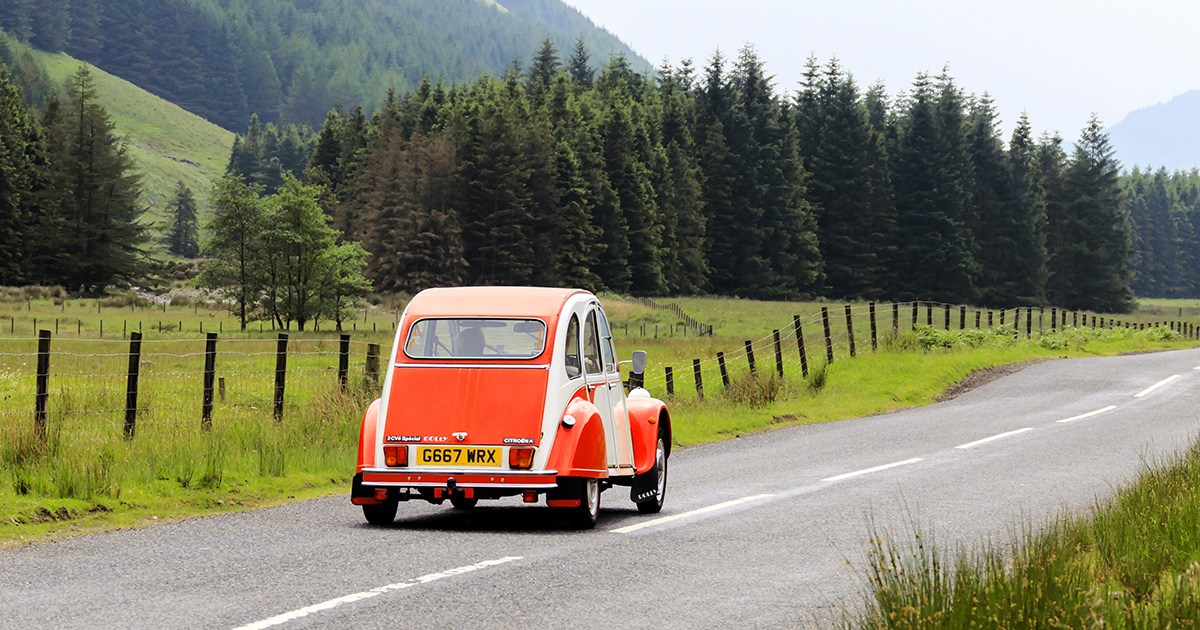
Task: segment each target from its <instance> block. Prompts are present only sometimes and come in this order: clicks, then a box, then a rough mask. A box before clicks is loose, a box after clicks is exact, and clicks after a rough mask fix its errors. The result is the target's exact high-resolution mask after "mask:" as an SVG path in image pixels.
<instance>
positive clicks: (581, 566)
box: [0, 350, 1200, 630]
mask: <svg viewBox="0 0 1200 630" xmlns="http://www.w3.org/2000/svg"><path fill="white" fill-rule="evenodd" d="M1172 377H1175V378H1172ZM1168 379H1170V380H1168ZM1156 384H1157V385H1158V387H1157V388H1155V389H1152V390H1150V391H1147V390H1148V389H1149V388H1151V387H1152V386H1155V385H1156ZM1198 391H1200V350H1186V351H1177V352H1168V353H1155V354H1144V355H1136V356H1127V357H1114V358H1100V359H1077V360H1060V361H1050V362H1045V363H1040V364H1036V365H1032V366H1030V367H1028V368H1026V369H1024V370H1022V371H1020V372H1018V373H1016V374H1014V375H1012V376H1008V377H1005V378H1003V379H1000V380H998V381H995V382H993V383H990V384H988V385H985V386H983V387H981V388H978V389H976V390H973V391H971V392H968V393H966V394H963V395H962V396H960V397H958V398H956V399H954V400H952V401H949V402H946V403H941V404H938V405H933V406H930V407H924V408H920V409H913V410H908V411H904V412H900V413H893V414H888V415H881V416H872V417H868V418H860V419H856V420H848V421H844V422H837V423H829V424H821V425H810V426H799V427H792V428H785V429H781V430H778V431H772V432H769V433H762V434H758V435H753V436H749V437H745V438H742V439H737V440H732V441H729V442H725V443H721V444H713V445H709V446H703V447H698V448H691V449H680V450H676V451H675V453H674V454H673V455H672V457H671V460H670V476H669V482H668V493H667V501H666V507H665V508H664V510H663V512H662V513H661V514H659V515H655V516H642V515H639V514H638V513H637V511H636V509H635V508H634V506H633V504H632V503H630V502H629V501H628V494H627V491H625V490H623V489H621V488H616V489H613V490H610V491H608V492H605V493H604V494H603V496H602V501H601V508H602V511H601V515H600V524H599V525H598V527H597V529H596V530H594V531H589V532H574V531H570V530H567V529H566V525H565V523H564V522H563V521H562V520H561V519H560V518H559V517H558V516H557V515H556V513H554V512H551V511H550V510H549V509H548V508H544V507H536V506H524V505H521V504H520V503H519V501H513V502H505V503H495V502H493V503H492V504H491V506H490V507H489V506H488V504H487V502H485V503H484V504H483V506H482V507H480V508H478V509H476V510H474V511H471V512H459V511H455V510H453V509H451V508H450V507H449V504H446V505H445V506H431V505H428V504H418V503H408V504H401V506H400V513H399V515H398V517H397V520H396V522H395V524H394V525H392V526H391V527H383V528H379V527H371V526H368V525H366V524H365V522H364V521H363V518H362V514H361V512H360V510H359V509H358V508H357V507H355V506H352V505H351V504H350V502H349V500H348V499H347V498H345V497H333V498H329V499H322V500H317V501H308V502H304V503H298V504H292V505H288V506H284V507H279V508H273V509H267V510H260V511H256V512H250V513H244V514H236V515H227V516H220V517H213V518H203V519H196V520H191V521H186V522H181V523H175V524H167V525H161V526H156V527H151V528H145V529H139V530H132V531H121V532H113V533H107V534H99V535H89V536H77V537H72V538H67V539H63V540H59V541H57V542H52V543H46V544H38V545H34V546H30V547H26V548H23V549H18V550H12V551H6V552H0V627H3V628H22V629H28V628H65V627H90V628H228V629H232V628H241V627H250V628H267V627H273V628H283V629H288V630H290V629H298V628H514V627H516V628H520V627H535V628H542V627H545V628H564V627H570V628H613V627H653V628H718V627H722V628H723V627H738V628H741V627H764V628H765V627H772V628H774V627H809V626H815V625H820V624H821V622H822V621H823V620H828V619H830V618H834V617H836V616H837V615H838V614H839V612H838V611H839V610H840V609H842V608H844V607H847V606H849V607H854V606H856V605H858V604H859V603H860V602H861V601H862V599H863V597H864V596H865V595H866V593H867V590H866V579H865V576H866V574H867V565H866V549H867V540H868V537H869V536H870V534H871V531H872V527H874V528H877V529H878V530H881V531H890V532H894V533H896V534H897V535H898V536H900V537H902V538H903V537H904V536H906V535H909V534H910V532H911V531H912V526H913V525H914V524H915V525H916V526H917V527H919V528H920V529H921V531H922V533H923V535H924V537H925V538H926V539H928V538H929V537H930V535H931V534H932V536H933V537H934V538H935V539H936V540H937V542H938V543H939V544H942V545H950V546H954V545H960V544H965V545H973V544H977V543H980V542H982V541H987V540H991V541H994V542H997V543H1001V544H1003V543H1006V542H1007V541H1009V540H1011V532H1012V531H1014V530H1015V529H1019V528H1020V527H1021V524H1022V523H1026V522H1030V521H1032V522H1034V523H1041V522H1045V521H1046V520H1047V519H1049V518H1052V517H1054V516H1055V515H1057V514H1060V513H1062V512H1063V511H1064V510H1084V509H1087V508H1088V507H1090V506H1091V505H1093V504H1094V503H1095V500H1096V498H1097V497H1103V496H1107V495H1108V494H1110V493H1111V491H1112V489H1113V488H1114V487H1116V486H1119V485H1122V484H1124V483H1126V482H1128V481H1129V480H1132V479H1133V478H1135V477H1136V476H1137V475H1138V473H1139V472H1141V471H1142V470H1143V469H1144V467H1145V465H1146V463H1147V462H1150V461H1156V460H1159V459H1161V458H1164V457H1170V456H1172V455H1173V454H1175V453H1177V452H1179V451H1181V450H1183V449H1185V448H1187V447H1188V446H1190V445H1191V443H1192V442H1193V440H1194V439H1195V438H1196V435H1197V433H1200V414H1198V413H1197V406H1196V404H1195V399H1194V398H1193V395H1194V394H1196V393H1197V392H1198ZM1138 394H1141V395H1140V396H1139V395H1138ZM676 422H686V418H677V419H676Z"/></svg>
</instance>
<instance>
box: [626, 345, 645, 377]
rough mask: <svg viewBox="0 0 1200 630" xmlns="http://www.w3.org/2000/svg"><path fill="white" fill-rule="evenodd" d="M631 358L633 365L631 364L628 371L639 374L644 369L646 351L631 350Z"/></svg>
mask: <svg viewBox="0 0 1200 630" xmlns="http://www.w3.org/2000/svg"><path fill="white" fill-rule="evenodd" d="M631 358H632V363H633V365H631V366H630V368H629V371H630V372H633V373H634V374H641V373H642V372H645V371H646V351H645V350H635V351H634V352H633V357H631Z"/></svg>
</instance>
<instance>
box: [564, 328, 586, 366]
mask: <svg viewBox="0 0 1200 630" xmlns="http://www.w3.org/2000/svg"><path fill="white" fill-rule="evenodd" d="M563 358H564V360H565V361H566V364H567V378H575V377H577V376H579V375H580V374H582V373H583V368H582V366H581V364H580V362H579V318H578V317H576V316H575V315H572V316H571V323H569V324H567V345H566V351H565V352H563Z"/></svg>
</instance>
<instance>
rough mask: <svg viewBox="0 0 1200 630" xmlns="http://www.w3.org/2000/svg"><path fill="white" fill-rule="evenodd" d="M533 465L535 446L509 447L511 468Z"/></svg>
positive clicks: (509, 464) (509, 465)
mask: <svg viewBox="0 0 1200 630" xmlns="http://www.w3.org/2000/svg"><path fill="white" fill-rule="evenodd" d="M532 466H533V447H532V446H521V447H516V448H510V449H508V467H509V468H531V467H532Z"/></svg>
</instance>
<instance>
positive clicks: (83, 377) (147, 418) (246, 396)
mask: <svg viewBox="0 0 1200 630" xmlns="http://www.w3.org/2000/svg"><path fill="white" fill-rule="evenodd" d="M131 337H132V338H131V339H129V340H108V339H54V338H53V337H52V335H50V334H48V331H44V332H43V334H42V335H41V336H40V337H37V338H5V339H0V399H2V403H3V404H2V405H0V440H3V441H11V440H13V439H16V436H19V435H26V434H29V433H30V432H31V431H32V433H33V434H34V435H35V437H36V438H37V439H39V440H43V441H44V440H45V438H46V435H47V433H51V432H61V431H69V432H72V433H76V432H78V433H86V432H90V433H93V434H94V437H95V438H96V439H110V438H111V437H112V435H113V434H117V435H121V434H123V435H124V436H125V437H133V435H134V434H135V433H140V432H143V431H147V430H158V431H162V430H171V427H180V426H188V427H197V426H199V427H205V425H209V426H211V423H213V422H239V421H243V420H246V419H251V418H253V419H261V418H264V417H265V418H271V417H272V415H274V418H275V419H276V420H278V421H280V422H284V421H286V419H287V417H288V416H289V415H290V414H292V413H295V411H296V410H297V409H299V408H302V407H307V406H310V405H313V404H314V403H316V402H318V401H319V399H320V398H321V397H323V396H328V395H331V394H336V393H338V392H342V393H346V392H350V391H351V390H355V391H359V392H364V393H365V394H367V395H376V396H377V395H378V389H379V386H380V380H381V377H380V368H379V364H380V357H381V356H387V355H386V354H384V353H386V352H388V350H389V349H388V348H386V347H381V346H380V344H376V343H368V342H363V341H354V340H353V339H351V338H350V337H349V336H342V337H341V338H340V339H339V338H333V339H288V338H287V336H286V335H280V336H279V337H278V338H276V339H219V338H217V335H208V336H206V337H204V338H194V339H182V340H177V339H171V340H147V339H140V335H137V334H136V333H134V334H132V335H131Z"/></svg>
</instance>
